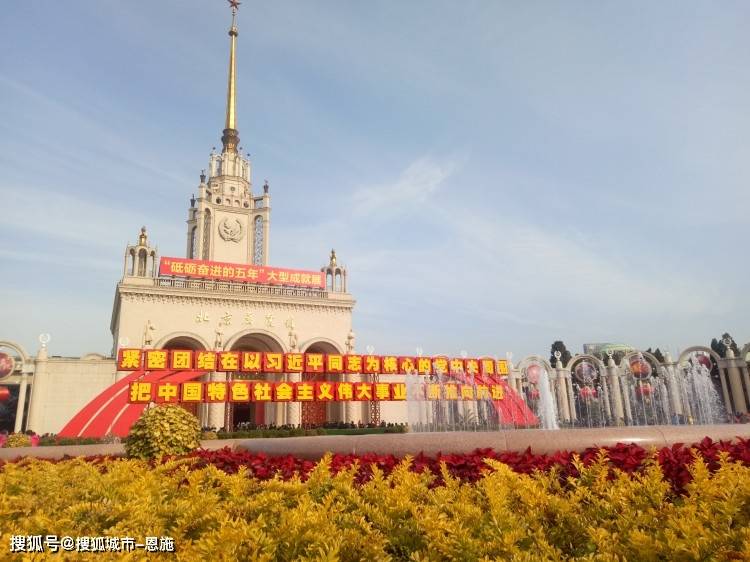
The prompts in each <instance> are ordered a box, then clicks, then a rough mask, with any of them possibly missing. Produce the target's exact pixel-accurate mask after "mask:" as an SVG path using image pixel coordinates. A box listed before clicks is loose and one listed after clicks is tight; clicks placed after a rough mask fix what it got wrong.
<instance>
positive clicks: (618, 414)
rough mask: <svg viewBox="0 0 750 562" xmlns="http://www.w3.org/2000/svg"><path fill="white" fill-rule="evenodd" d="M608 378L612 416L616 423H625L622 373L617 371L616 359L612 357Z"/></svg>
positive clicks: (608, 362) (608, 365)
mask: <svg viewBox="0 0 750 562" xmlns="http://www.w3.org/2000/svg"><path fill="white" fill-rule="evenodd" d="M607 380H608V382H609V394H610V402H611V403H612V417H614V418H615V424H617V425H624V424H625V409H624V407H623V401H622V388H620V375H619V373H618V372H617V365H615V360H614V359H612V358H611V357H610V358H609V361H607Z"/></svg>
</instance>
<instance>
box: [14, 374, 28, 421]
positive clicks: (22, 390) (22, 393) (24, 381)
mask: <svg viewBox="0 0 750 562" xmlns="http://www.w3.org/2000/svg"><path fill="white" fill-rule="evenodd" d="M21 369H22V370H21V385H20V387H19V389H18V405H17V407H16V423H15V425H14V426H13V431H15V432H16V433H20V432H21V431H23V430H24V427H23V409H24V406H25V405H26V388H27V387H28V385H29V375H28V373H27V372H26V365H25V364H24V365H23V367H22V368H21Z"/></svg>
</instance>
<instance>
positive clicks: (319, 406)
mask: <svg viewBox="0 0 750 562" xmlns="http://www.w3.org/2000/svg"><path fill="white" fill-rule="evenodd" d="M300 349H301V350H303V351H304V352H307V353H343V350H342V349H341V348H340V347H339V344H337V343H336V342H335V341H333V340H332V339H329V338H325V337H319V338H313V339H312V340H308V341H306V342H305V344H304V345H302V346H300ZM305 377H306V379H307V380H323V379H322V377H321V376H320V375H318V376H317V377H309V376H305ZM329 379H331V380H333V381H337V382H343V381H344V376H343V375H329ZM300 406H301V412H300V422H301V423H302V425H303V426H310V425H319V424H321V423H325V422H337V421H346V410H345V408H346V406H345V405H344V403H342V402H329V403H325V402H304V403H302V404H301V405H300Z"/></svg>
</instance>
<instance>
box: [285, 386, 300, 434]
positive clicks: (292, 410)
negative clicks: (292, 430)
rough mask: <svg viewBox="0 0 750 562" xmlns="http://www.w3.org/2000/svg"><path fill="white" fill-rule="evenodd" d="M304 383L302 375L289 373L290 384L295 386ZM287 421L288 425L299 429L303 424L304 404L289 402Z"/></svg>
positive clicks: (287, 405)
mask: <svg viewBox="0 0 750 562" xmlns="http://www.w3.org/2000/svg"><path fill="white" fill-rule="evenodd" d="M301 381H302V375H301V374H300V373H289V383H290V384H292V385H294V384H295V383H298V382H301ZM286 419H287V423H288V424H289V425H291V426H292V427H297V426H298V425H300V424H301V423H302V404H300V403H299V402H294V401H292V402H287V404H286Z"/></svg>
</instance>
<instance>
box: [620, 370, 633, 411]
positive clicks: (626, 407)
mask: <svg viewBox="0 0 750 562" xmlns="http://www.w3.org/2000/svg"><path fill="white" fill-rule="evenodd" d="M616 369H617V378H618V379H619V382H620V385H619V387H618V388H619V390H620V391H621V392H622V405H623V411H624V414H625V424H626V425H627V424H628V423H632V421H633V411H632V410H631V408H630V392H628V385H627V380H626V377H623V376H622V375H621V373H620V371H619V369H620V368H619V367H616Z"/></svg>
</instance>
